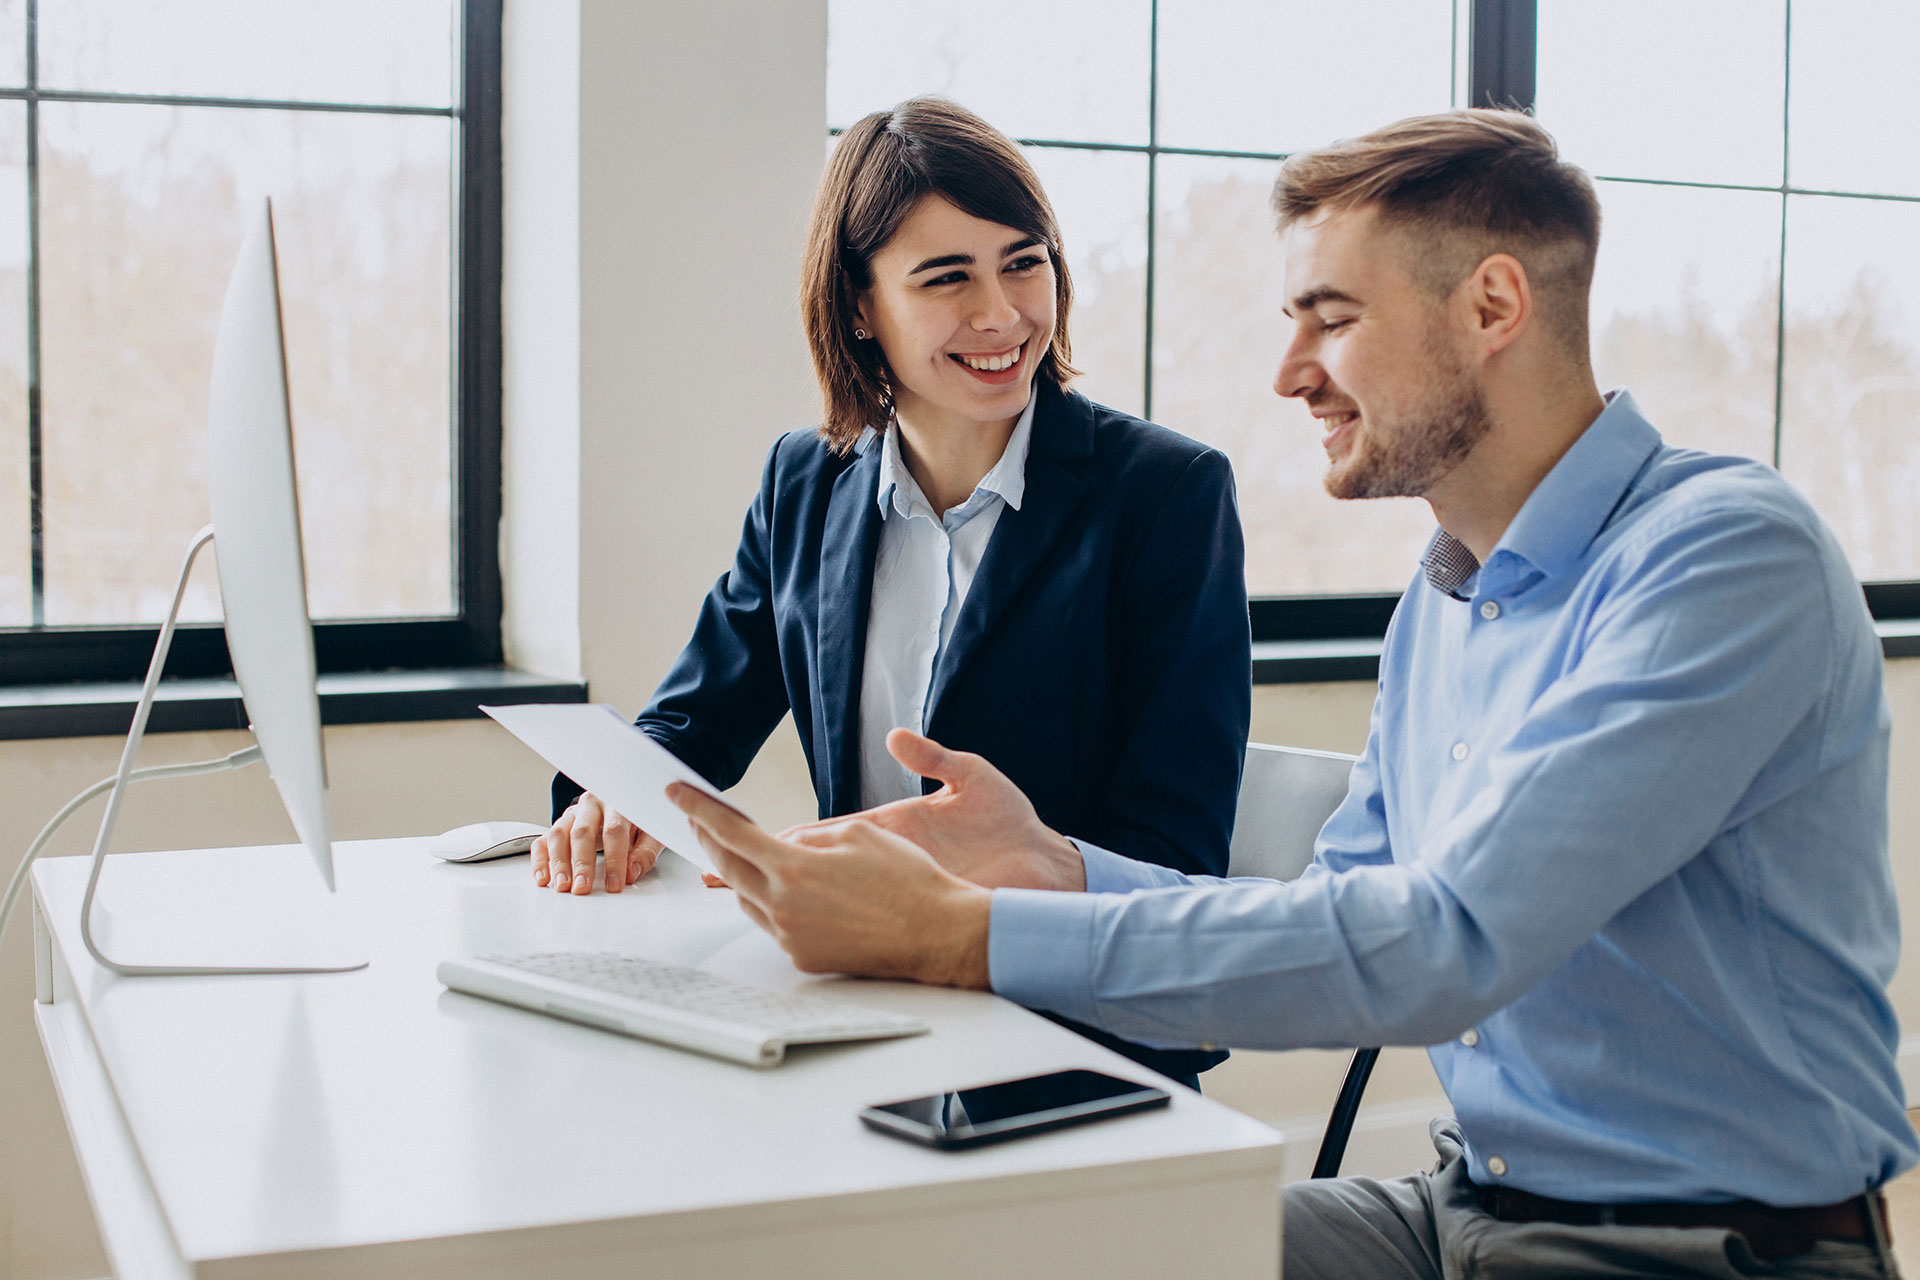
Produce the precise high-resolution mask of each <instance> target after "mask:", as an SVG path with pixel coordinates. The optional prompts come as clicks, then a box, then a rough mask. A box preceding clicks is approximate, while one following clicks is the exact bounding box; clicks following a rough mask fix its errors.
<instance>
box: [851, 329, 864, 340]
mask: <svg viewBox="0 0 1920 1280" xmlns="http://www.w3.org/2000/svg"><path fill="white" fill-rule="evenodd" d="M853 336H854V337H856V338H858V339H859V340H860V341H862V342H865V341H866V340H867V331H866V330H865V329H855V330H854V331H853Z"/></svg>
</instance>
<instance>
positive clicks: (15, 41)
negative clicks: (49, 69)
mask: <svg viewBox="0 0 1920 1280" xmlns="http://www.w3.org/2000/svg"><path fill="white" fill-rule="evenodd" d="M26 82H27V5H26V0H0V85H4V86H5V87H7V88H9V89H13V88H18V87H19V86H21V85H24V84H25V83H26Z"/></svg>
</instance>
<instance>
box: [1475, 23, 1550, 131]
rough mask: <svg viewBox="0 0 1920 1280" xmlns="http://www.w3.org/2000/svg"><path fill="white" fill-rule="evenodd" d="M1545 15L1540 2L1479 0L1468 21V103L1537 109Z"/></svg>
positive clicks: (1525, 109) (1527, 109)
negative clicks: (1536, 85)
mask: <svg viewBox="0 0 1920 1280" xmlns="http://www.w3.org/2000/svg"><path fill="white" fill-rule="evenodd" d="M1539 32H1540V17H1539V8H1538V3H1537V0H1473V10H1472V16H1471V19H1470V20H1469V22H1468V24H1467V43H1468V53H1467V105H1468V106H1473V107H1518V108H1519V109H1521V110H1522V111H1531V110H1532V109H1533V104H1534V96H1535V84H1534V81H1535V66H1536V64H1537V62H1538V49H1539V43H1540V39H1539Z"/></svg>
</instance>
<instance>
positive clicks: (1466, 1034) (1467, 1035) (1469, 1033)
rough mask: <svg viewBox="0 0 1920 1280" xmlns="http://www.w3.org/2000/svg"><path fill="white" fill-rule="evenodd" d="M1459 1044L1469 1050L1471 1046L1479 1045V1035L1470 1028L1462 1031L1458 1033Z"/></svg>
mask: <svg viewBox="0 0 1920 1280" xmlns="http://www.w3.org/2000/svg"><path fill="white" fill-rule="evenodd" d="M1460 1043H1461V1044H1463V1045H1465V1046H1467V1048H1469V1049H1471V1048H1473V1046H1475V1045H1477V1044H1479V1043H1480V1033H1479V1032H1478V1031H1475V1030H1474V1029H1473V1028H1472V1027H1468V1028H1467V1029H1466V1030H1465V1031H1462V1032H1461V1033H1460Z"/></svg>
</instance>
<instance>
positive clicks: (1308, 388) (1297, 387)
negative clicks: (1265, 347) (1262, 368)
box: [1273, 331, 1326, 396]
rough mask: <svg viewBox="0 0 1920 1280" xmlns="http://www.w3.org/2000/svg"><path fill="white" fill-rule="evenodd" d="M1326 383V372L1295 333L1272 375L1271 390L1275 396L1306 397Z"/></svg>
mask: <svg viewBox="0 0 1920 1280" xmlns="http://www.w3.org/2000/svg"><path fill="white" fill-rule="evenodd" d="M1325 381H1326V371H1325V370H1323V369H1321V367H1320V363H1319V361H1317V360H1315V359H1313V358H1312V353H1311V352H1310V351H1308V350H1307V348H1306V343H1305V341H1304V340H1303V339H1302V337H1301V335H1300V334H1299V333H1298V332H1297V331H1296V332H1295V334H1294V337H1293V341H1292V342H1290V343H1288V344H1287V349H1286V350H1285V351H1284V352H1282V353H1281V355H1280V368H1279V369H1278V370H1276V371H1275V373H1274V375H1273V390H1274V394H1276V395H1283V396H1307V395H1311V394H1313V392H1314V391H1315V390H1316V389H1317V388H1319V387H1320V386H1321V385H1322V384H1323V383H1324V382H1325Z"/></svg>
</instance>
